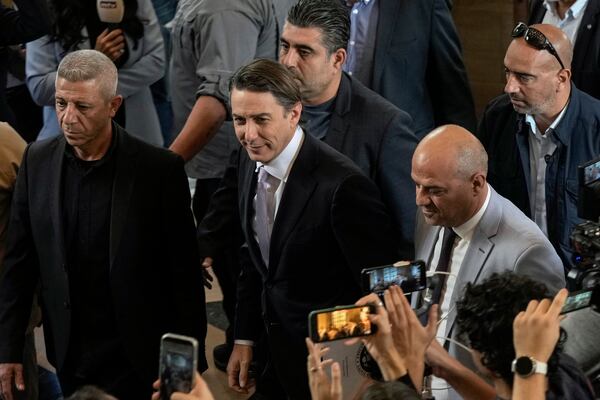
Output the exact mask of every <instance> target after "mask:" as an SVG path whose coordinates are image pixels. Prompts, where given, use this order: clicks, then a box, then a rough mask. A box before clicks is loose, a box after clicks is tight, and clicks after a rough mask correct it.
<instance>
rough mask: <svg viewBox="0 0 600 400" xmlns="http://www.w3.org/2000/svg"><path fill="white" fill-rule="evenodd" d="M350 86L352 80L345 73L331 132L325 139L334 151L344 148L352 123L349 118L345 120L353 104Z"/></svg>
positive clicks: (332, 115) (336, 100)
mask: <svg viewBox="0 0 600 400" xmlns="http://www.w3.org/2000/svg"><path fill="white" fill-rule="evenodd" d="M350 85H351V83H350V78H348V77H347V76H346V74H345V73H343V74H342V78H341V80H340V87H339V89H338V93H337V96H336V99H335V109H334V111H333V113H332V114H331V121H330V122H329V130H328V131H327V136H326V137H325V143H327V144H328V145H329V146H331V147H333V148H334V149H341V148H342V146H343V145H344V141H345V138H346V135H347V132H348V129H349V128H350V121H349V119H348V118H345V115H346V114H347V113H348V112H349V111H350V106H351V102H352V93H351V90H352V89H351V87H350Z"/></svg>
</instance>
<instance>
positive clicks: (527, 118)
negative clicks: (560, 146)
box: [525, 101, 570, 136]
mask: <svg viewBox="0 0 600 400" xmlns="http://www.w3.org/2000/svg"><path fill="white" fill-rule="evenodd" d="M569 103H570V101H569V102H567V104H566V105H565V106H564V107H563V109H562V111H561V112H560V114H558V117H556V119H555V120H554V121H553V122H552V123H551V124H550V126H549V127H548V129H546V132H544V135H546V134H547V133H549V132H551V131H553V130H555V129H556V127H557V126H558V124H559V123H560V121H561V120H562V119H563V117H564V116H565V113H566V112H567V108H568V107H569ZM525 122H527V124H528V125H529V126H530V127H531V131H532V132H533V134H534V136H537V135H538V127H537V124H536V123H535V118H534V116H533V115H531V114H526V115H525Z"/></svg>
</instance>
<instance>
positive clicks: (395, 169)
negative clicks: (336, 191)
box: [325, 73, 418, 260]
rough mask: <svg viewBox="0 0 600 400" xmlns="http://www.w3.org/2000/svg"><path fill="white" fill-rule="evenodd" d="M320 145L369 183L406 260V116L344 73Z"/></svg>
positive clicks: (410, 249) (410, 207)
mask: <svg viewBox="0 0 600 400" xmlns="http://www.w3.org/2000/svg"><path fill="white" fill-rule="evenodd" d="M325 143H327V144H328V145H330V146H331V147H333V148H334V149H336V150H337V151H339V152H340V153H342V154H344V155H345V156H347V157H349V158H350V159H351V160H352V161H353V162H354V163H355V164H356V165H357V166H358V167H360V169H362V171H363V172H364V173H365V175H367V176H368V177H369V178H371V180H372V181H373V182H375V184H376V185H377V187H378V188H379V190H380V192H381V199H382V200H383V203H384V204H385V205H386V206H387V208H388V210H389V212H390V214H391V217H392V222H393V228H394V229H395V230H396V231H397V232H398V234H399V241H398V245H399V249H400V257H401V258H402V259H404V260H410V259H412V257H413V253H414V245H413V236H414V233H415V232H414V231H415V215H416V205H415V185H414V183H413V181H412V178H411V176H410V171H411V160H412V156H413V153H414V151H415V148H416V147H417V143H418V139H417V137H416V136H415V134H414V133H413V131H412V120H411V118H410V116H409V115H408V114H407V113H405V112H403V111H402V110H400V109H398V108H397V107H396V106H394V105H393V104H392V103H390V102H389V101H387V100H386V99H384V98H383V97H381V96H380V95H378V94H377V93H375V92H373V91H372V90H370V89H368V88H367V87H365V86H364V85H363V84H362V83H360V82H359V81H358V80H356V79H352V78H351V77H349V76H348V75H346V74H345V73H344V74H343V75H342V79H341V82H340V87H339V89H338V93H337V97H336V100H335V109H334V111H333V113H332V114H331V120H330V123H329V131H328V132H327V136H326V137H325Z"/></svg>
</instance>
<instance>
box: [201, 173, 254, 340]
mask: <svg viewBox="0 0 600 400" xmlns="http://www.w3.org/2000/svg"><path fill="white" fill-rule="evenodd" d="M220 182H221V180H220V179H197V180H196V191H195V192H194V198H193V199H192V209H193V211H194V216H195V217H196V221H197V222H198V223H200V221H202V218H204V215H206V212H207V211H208V206H209V204H210V199H211V197H212V195H213V193H214V192H215V191H216V190H217V189H218V188H219V183H220ZM241 244H242V231H241V228H240V229H238V232H236V233H235V234H234V235H232V237H231V243H230V244H229V245H228V246H227V248H228V249H229V251H225V252H224V253H223V254H216V255H215V256H214V257H213V272H214V274H215V276H216V277H217V280H218V281H219V286H221V292H222V293H223V311H224V312H225V315H226V316H227V321H228V322H229V326H228V328H227V329H226V331H225V334H226V340H227V344H228V345H230V346H233V323H234V319H235V303H236V296H237V294H236V292H237V280H238V276H239V275H240V262H239V252H238V250H239V248H240V246H241Z"/></svg>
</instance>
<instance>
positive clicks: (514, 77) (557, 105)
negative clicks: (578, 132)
mask: <svg viewBox="0 0 600 400" xmlns="http://www.w3.org/2000/svg"><path fill="white" fill-rule="evenodd" d="M529 28H530V29H536V30H538V31H539V33H541V34H542V35H544V36H545V37H546V39H547V40H548V41H549V42H550V43H551V44H552V46H553V48H554V49H555V50H556V53H557V54H558V56H559V58H560V60H561V61H562V63H563V65H564V68H562V67H561V65H560V62H559V61H558V59H557V57H555V56H554V55H553V54H552V53H551V52H550V49H548V48H545V49H539V48H537V47H535V46H534V45H532V44H531V43H528V42H526V41H525V39H524V36H520V37H517V38H514V39H513V41H512V42H511V43H510V45H509V46H508V49H507V50H506V55H505V56H504V70H505V73H506V86H505V87H504V92H505V93H507V94H508V95H509V97H510V99H511V102H512V105H513V108H514V109H515V111H517V112H518V113H520V114H529V115H531V116H533V117H534V118H535V121H536V124H537V127H538V129H539V130H540V131H541V132H545V131H546V129H547V128H548V127H549V126H550V125H551V124H552V122H553V121H554V120H555V119H556V117H557V116H558V115H559V114H560V112H561V111H562V110H563V108H564V107H565V105H566V104H567V102H568V101H569V96H570V94H571V70H570V67H571V60H572V58H573V47H572V46H571V42H570V41H569V39H568V38H567V36H566V35H565V34H564V32H563V31H561V30H560V29H558V28H556V27H554V26H552V25H548V24H537V25H532V26H531V27H529ZM523 33H525V32H523ZM532 35H535V33H534V34H532ZM535 36H537V35H535Z"/></svg>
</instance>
